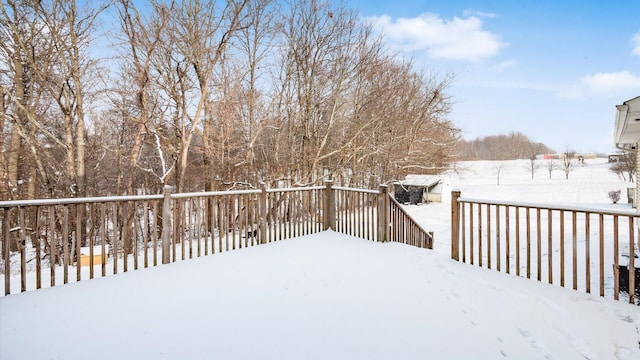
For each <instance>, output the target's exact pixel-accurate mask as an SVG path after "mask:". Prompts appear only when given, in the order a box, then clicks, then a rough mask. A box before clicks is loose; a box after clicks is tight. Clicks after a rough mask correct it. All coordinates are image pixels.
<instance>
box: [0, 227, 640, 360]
mask: <svg viewBox="0 0 640 360" xmlns="http://www.w3.org/2000/svg"><path fill="white" fill-rule="evenodd" d="M96 313H99V314H100V318H101V319H102V320H101V321H99V322H94V323H93V324H92V325H87V324H86V323H83V322H82V321H81V319H85V318H89V317H93V316H94V315H95V314H96ZM0 325H1V326H0V358H2V359H26V358H32V359H45V358H47V359H48V358H63V359H67V360H73V359H84V358H85V356H86V354H87V353H91V354H92V358H93V359H114V358H123V357H124V358H127V359H204V358H209V359H427V358H430V359H502V358H505V359H542V358H549V359H585V358H590V359H638V358H640V349H639V348H638V340H640V334H639V333H638V328H639V326H640V311H638V308H637V307H636V306H632V305H629V304H625V303H621V302H617V301H613V300H607V299H602V298H599V297H598V296H596V295H588V294H583V293H580V292H576V291H572V290H568V289H562V288H559V287H555V286H550V285H545V284H541V283H537V282H534V281H530V280H526V279H521V278H517V277H511V276H504V275H503V274H499V273H497V272H493V271H486V270H484V269H479V268H475V267H471V266H468V265H465V264H461V263H457V262H455V261H453V260H451V259H449V258H448V257H447V256H445V255H443V254H439V253H437V252H435V251H430V250H425V249H419V248H415V247H411V246H406V245H402V244H398V243H378V242H372V241H367V240H361V239H356V238H353V237H349V236H347V235H342V234H338V233H335V232H332V231H327V232H322V233H318V234H314V235H308V236H305V237H300V238H295V239H290V240H285V241H280V242H275V243H270V244H267V245H263V246H258V247H250V248H245V249H241V250H237V251H232V252H226V253H222V254H217V255H216V256H209V257H203V258H198V259H194V260H191V261H185V262H178V263H172V264H168V265H162V266H159V267H155V268H153V269H144V270H139V271H135V272H129V273H126V274H120V275H116V276H110V277H105V278H100V279H96V280H93V281H86V282H79V283H74V284H69V285H66V286H61V287H55V288H49V289H43V290H40V291H34V292H26V293H22V294H16V295H12V296H8V297H4V298H0ZM87 326H88V327H87ZM105 344H108V346H104V345H105ZM98 347H100V349H101V350H100V351H98V352H96V351H93V350H94V349H97V348H98Z"/></svg>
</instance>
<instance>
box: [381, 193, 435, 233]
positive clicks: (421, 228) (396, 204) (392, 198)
mask: <svg viewBox="0 0 640 360" xmlns="http://www.w3.org/2000/svg"><path fill="white" fill-rule="evenodd" d="M389 200H391V203H392V204H394V205H395V206H397V207H398V208H399V209H400V211H402V212H403V213H404V214H405V215H408V214H407V212H406V211H405V209H404V208H403V207H402V205H401V204H400V203H399V202H398V200H396V199H395V198H394V197H393V196H391V194H389ZM409 220H410V221H411V222H412V223H414V224H415V225H416V226H417V227H418V229H420V231H422V232H423V233H425V234H429V232H428V231H427V230H425V229H424V228H423V227H422V225H420V224H418V222H417V221H415V220H413V218H412V217H410V216H409Z"/></svg>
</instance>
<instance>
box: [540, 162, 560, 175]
mask: <svg viewBox="0 0 640 360" xmlns="http://www.w3.org/2000/svg"><path fill="white" fill-rule="evenodd" d="M544 167H545V168H546V169H547V172H549V179H551V173H552V172H553V170H557V169H559V166H558V162H557V161H556V160H555V159H548V160H547V162H546V164H545V165H544Z"/></svg>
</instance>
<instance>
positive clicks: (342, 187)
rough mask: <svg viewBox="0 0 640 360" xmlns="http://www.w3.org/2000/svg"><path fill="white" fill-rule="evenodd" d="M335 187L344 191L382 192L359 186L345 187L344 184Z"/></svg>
mask: <svg viewBox="0 0 640 360" xmlns="http://www.w3.org/2000/svg"><path fill="white" fill-rule="evenodd" d="M333 189H335V190H342V191H353V192H359V193H366V194H380V191H379V190H371V189H358V188H350V187H344V186H334V187H333Z"/></svg>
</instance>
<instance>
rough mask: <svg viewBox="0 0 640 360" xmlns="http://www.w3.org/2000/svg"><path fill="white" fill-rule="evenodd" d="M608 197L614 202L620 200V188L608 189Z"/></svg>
mask: <svg viewBox="0 0 640 360" xmlns="http://www.w3.org/2000/svg"><path fill="white" fill-rule="evenodd" d="M609 199H611V201H612V202H613V203H614V204H616V203H618V201H620V190H611V191H609Z"/></svg>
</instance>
